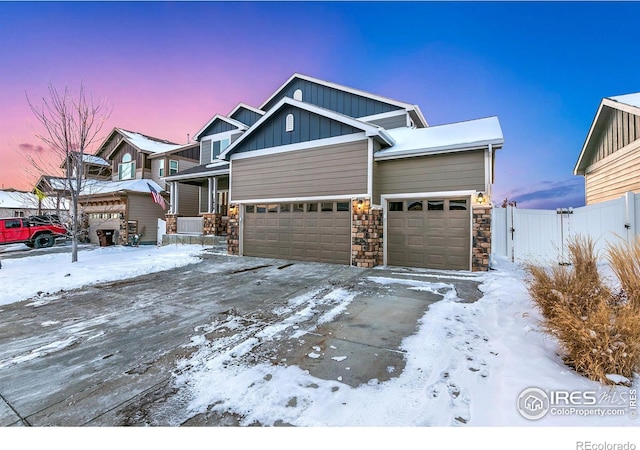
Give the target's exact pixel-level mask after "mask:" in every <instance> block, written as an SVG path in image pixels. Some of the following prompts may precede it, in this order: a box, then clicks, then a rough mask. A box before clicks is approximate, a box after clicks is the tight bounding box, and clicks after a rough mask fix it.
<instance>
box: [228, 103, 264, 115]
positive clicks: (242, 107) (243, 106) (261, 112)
mask: <svg viewBox="0 0 640 450" xmlns="http://www.w3.org/2000/svg"><path fill="white" fill-rule="evenodd" d="M240 109H246V110H249V111H251V112H254V113H256V114H260V115H261V116H262V115H264V111H263V110H261V109H258V108H254V107H253V106H250V105H247V104H246V103H242V102H240V103H238V104H237V105H236V107H235V108H233V109H232V110H231V112H230V113H229V114H227V117H233V115H234V114H235V113H237V112H238V111H239V110H240Z"/></svg>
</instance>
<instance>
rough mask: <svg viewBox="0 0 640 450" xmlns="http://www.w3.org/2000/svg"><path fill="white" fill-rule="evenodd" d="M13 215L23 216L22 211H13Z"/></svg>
mask: <svg viewBox="0 0 640 450" xmlns="http://www.w3.org/2000/svg"><path fill="white" fill-rule="evenodd" d="M13 217H24V211H14V212H13Z"/></svg>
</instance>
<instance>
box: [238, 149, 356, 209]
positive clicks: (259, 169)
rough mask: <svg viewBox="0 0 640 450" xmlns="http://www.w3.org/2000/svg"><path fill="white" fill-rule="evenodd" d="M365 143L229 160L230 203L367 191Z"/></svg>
mask: <svg viewBox="0 0 640 450" xmlns="http://www.w3.org/2000/svg"><path fill="white" fill-rule="evenodd" d="M367 145H368V140H367V139H364V140H362V141H356V142H350V143H347V144H338V145H330V146H324V147H317V148H311V149H304V150H296V151H290V152H283V153H276V154H273V155H264V156H256V157H253V158H241V159H235V158H234V159H232V161H231V196H232V199H231V201H232V202H239V201H243V200H249V199H262V198H264V199H271V198H301V197H320V196H321V197H328V198H329V197H331V196H336V195H363V194H366V192H367V154H368V151H367Z"/></svg>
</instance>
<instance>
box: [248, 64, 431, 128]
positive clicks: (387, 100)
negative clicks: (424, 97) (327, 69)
mask: <svg viewBox="0 0 640 450" xmlns="http://www.w3.org/2000/svg"><path fill="white" fill-rule="evenodd" d="M295 79H300V80H304V81H309V82H311V83H315V84H319V85H322V86H326V87H329V88H332V89H336V90H338V91H342V92H347V93H350V94H354V95H358V96H361V97H366V98H370V99H372V100H376V101H379V102H382V103H387V104H389V105H393V106H396V107H397V108H399V109H404V110H406V111H408V112H411V111H412V112H413V113H414V114H413V115H412V119H413V120H414V122H417V123H418V124H419V125H420V126H423V127H426V126H429V125H428V124H427V121H426V119H425V118H424V116H423V115H422V111H420V108H418V106H417V105H413V104H411V103H406V102H401V101H398V100H394V99H391V98H388V97H383V96H381V95H376V94H372V93H370V92H365V91H361V90H359V89H354V88H351V87H348V86H343V85H340V84H337V83H332V82H330V81H325V80H321V79H319V78H314V77H310V76H308V75H303V74H300V73H294V74H293V75H291V77H289V79H288V80H287V81H285V82H284V83H283V84H282V85H281V86H280V87H279V88H278V89H277V90H276V91H275V92H274V93H273V94H271V96H270V97H269V98H268V99H267V100H265V102H264V103H262V105H260V109H261V110H265V108H266V107H267V106H268V105H269V103H271V102H272V100H273V99H274V98H275V97H277V96H278V95H279V94H280V93H281V92H282V91H283V90H284V89H285V88H286V87H287V86H288V85H289V84H290V83H291V82H292V81H293V80H295Z"/></svg>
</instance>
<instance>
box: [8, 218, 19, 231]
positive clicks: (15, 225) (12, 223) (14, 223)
mask: <svg viewBox="0 0 640 450" xmlns="http://www.w3.org/2000/svg"><path fill="white" fill-rule="evenodd" d="M21 226H22V220H20V219H15V220H5V221H4V227H5V228H6V229H9V228H20V227H21Z"/></svg>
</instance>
